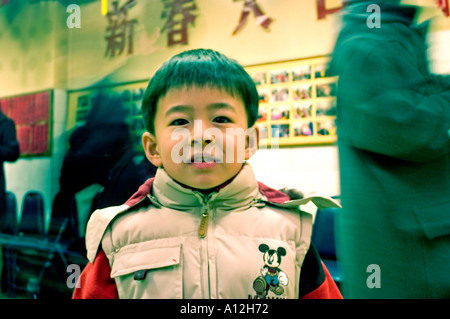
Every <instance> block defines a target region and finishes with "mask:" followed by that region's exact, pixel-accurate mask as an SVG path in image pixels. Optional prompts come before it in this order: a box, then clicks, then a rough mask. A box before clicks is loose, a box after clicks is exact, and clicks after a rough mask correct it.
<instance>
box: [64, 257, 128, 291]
mask: <svg viewBox="0 0 450 319" xmlns="http://www.w3.org/2000/svg"><path fill="white" fill-rule="evenodd" d="M110 274H111V267H110V266H109V262H108V258H107V257H106V255H105V253H104V252H103V250H101V249H100V250H99V252H98V254H97V256H96V257H95V260H94V262H93V263H89V264H87V266H86V268H84V270H83V271H82V272H81V276H80V279H79V281H78V284H77V287H76V288H75V290H74V292H73V296H72V298H73V299H118V298H119V295H118V293H117V287H116V282H115V281H114V279H112V278H111V277H110Z"/></svg>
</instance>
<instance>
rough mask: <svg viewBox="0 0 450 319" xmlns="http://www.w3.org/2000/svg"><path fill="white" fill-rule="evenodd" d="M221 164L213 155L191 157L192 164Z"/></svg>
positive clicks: (200, 154)
mask: <svg viewBox="0 0 450 319" xmlns="http://www.w3.org/2000/svg"><path fill="white" fill-rule="evenodd" d="M217 162H219V158H216V157H215V156H213V155H209V154H202V153H199V154H194V155H193V156H192V157H191V163H217Z"/></svg>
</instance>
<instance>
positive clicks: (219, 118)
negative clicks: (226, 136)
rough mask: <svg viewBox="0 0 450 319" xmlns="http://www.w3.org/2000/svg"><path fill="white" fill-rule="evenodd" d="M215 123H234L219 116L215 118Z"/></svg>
mask: <svg viewBox="0 0 450 319" xmlns="http://www.w3.org/2000/svg"><path fill="white" fill-rule="evenodd" d="M214 122H216V123H231V122H232V121H231V120H230V119H229V118H228V117H226V116H218V117H216V118H214Z"/></svg>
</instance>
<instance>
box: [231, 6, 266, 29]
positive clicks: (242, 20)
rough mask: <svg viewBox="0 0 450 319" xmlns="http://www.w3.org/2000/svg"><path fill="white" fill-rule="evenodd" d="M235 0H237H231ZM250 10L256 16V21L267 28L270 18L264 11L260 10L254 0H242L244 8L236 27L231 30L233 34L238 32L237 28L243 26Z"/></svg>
mask: <svg viewBox="0 0 450 319" xmlns="http://www.w3.org/2000/svg"><path fill="white" fill-rule="evenodd" d="M233 1H237V0H233ZM250 12H253V14H254V15H255V18H256V22H257V23H258V24H259V25H260V26H262V27H263V28H264V29H268V28H269V26H270V24H271V23H272V19H271V18H270V17H268V16H267V15H266V14H264V12H263V11H262V10H261V8H260V7H259V6H258V4H257V3H256V0H244V8H243V9H242V13H241V17H240V19H239V23H238V25H237V27H236V28H235V29H234V31H233V35H235V34H236V33H238V32H239V30H241V29H242V27H243V26H244V23H245V21H247V18H248V16H249V14H250Z"/></svg>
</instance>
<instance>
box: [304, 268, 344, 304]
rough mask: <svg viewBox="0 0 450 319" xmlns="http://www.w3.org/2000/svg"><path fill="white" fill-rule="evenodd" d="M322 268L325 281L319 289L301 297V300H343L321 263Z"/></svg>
mask: <svg viewBox="0 0 450 319" xmlns="http://www.w3.org/2000/svg"><path fill="white" fill-rule="evenodd" d="M322 267H323V270H324V273H325V280H324V281H323V282H322V283H321V284H320V286H319V287H317V288H316V289H314V290H313V291H311V292H309V293H307V294H306V295H304V296H302V297H301V299H343V297H342V294H341V292H340V291H339V288H338V287H337V286H336V283H335V282H334V280H333V278H331V275H330V273H329V272H328V269H327V267H325V265H324V263H323V262H322Z"/></svg>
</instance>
